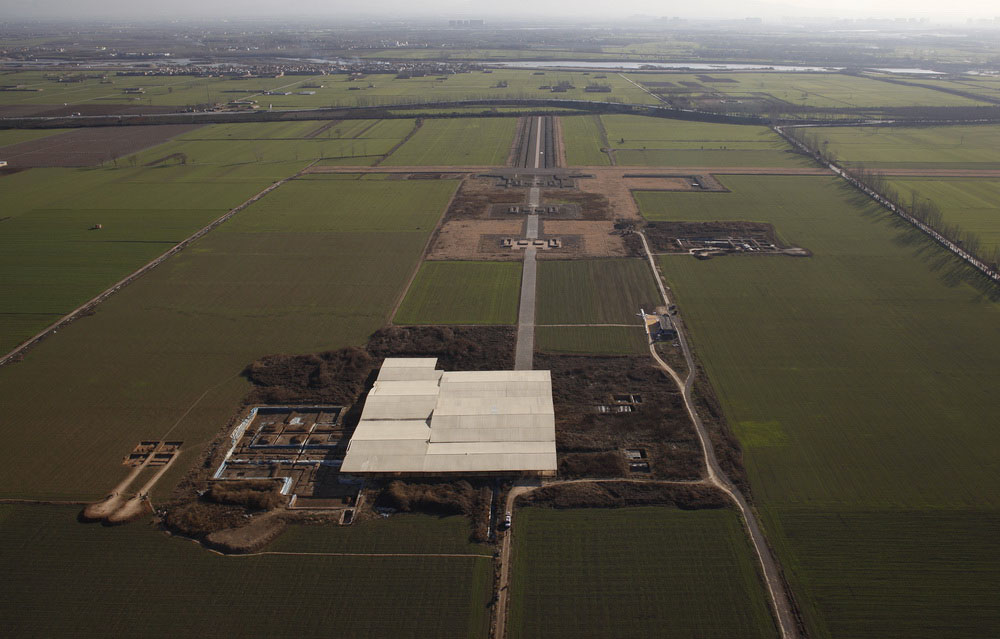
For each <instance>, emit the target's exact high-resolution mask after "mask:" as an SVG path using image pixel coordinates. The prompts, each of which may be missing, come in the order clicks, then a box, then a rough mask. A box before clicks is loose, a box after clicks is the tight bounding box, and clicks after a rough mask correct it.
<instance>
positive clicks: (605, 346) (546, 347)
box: [535, 326, 649, 355]
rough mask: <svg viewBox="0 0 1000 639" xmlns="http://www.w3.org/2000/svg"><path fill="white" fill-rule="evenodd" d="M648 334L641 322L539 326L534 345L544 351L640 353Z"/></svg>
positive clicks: (644, 348) (644, 346) (536, 330)
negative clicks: (604, 324) (635, 323)
mask: <svg viewBox="0 0 1000 639" xmlns="http://www.w3.org/2000/svg"><path fill="white" fill-rule="evenodd" d="M648 340H649V336H648V335H647V334H646V329H644V328H642V327H641V326H636V327H634V328H633V327H629V326H536V327H535V348H536V349H537V350H539V351H541V352H543V353H566V354H570V355H572V354H576V353H590V354H595V355H638V354H641V353H645V352H647V350H648V349H647V345H648Z"/></svg>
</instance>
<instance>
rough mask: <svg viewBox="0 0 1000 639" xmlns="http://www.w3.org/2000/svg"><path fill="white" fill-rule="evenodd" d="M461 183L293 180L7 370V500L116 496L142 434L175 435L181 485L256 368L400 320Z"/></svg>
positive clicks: (353, 339) (0, 477)
mask: <svg viewBox="0 0 1000 639" xmlns="http://www.w3.org/2000/svg"><path fill="white" fill-rule="evenodd" d="M455 187H456V183H455V182H452V181H444V180H441V181H437V180H435V181H433V182H431V181H427V182H412V181H408V182H401V181H400V182H385V181H374V180H316V181H310V180H296V181H292V182H289V183H287V184H285V185H284V186H282V187H281V188H280V189H278V190H277V191H275V192H273V193H271V194H269V195H268V196H266V197H265V198H263V199H262V200H260V201H259V202H257V203H256V204H254V205H253V206H251V207H249V208H247V209H246V210H244V211H242V212H240V213H239V214H238V215H236V216H235V217H234V218H233V219H231V220H230V221H228V222H227V223H226V224H224V225H222V226H221V227H219V228H218V229H216V230H215V231H213V232H212V233H210V234H208V235H207V236H206V237H204V238H202V239H201V240H200V241H198V242H197V243H196V244H194V245H193V246H191V247H190V248H188V249H186V250H184V251H183V252H181V253H180V254H178V255H177V256H175V257H173V258H171V259H170V260H168V261H167V262H166V263H164V264H163V265H161V266H160V267H158V268H156V269H155V270H153V271H152V272H150V273H149V274H147V275H145V276H144V277H143V278H141V279H140V280H138V281H136V282H135V283H133V284H132V285H130V286H128V287H127V288H125V289H123V290H122V291H121V292H119V293H118V294H116V295H115V296H114V297H112V298H110V299H109V300H108V301H107V302H105V303H103V304H102V305H101V306H100V307H99V308H98V310H97V313H96V315H94V316H93V317H87V318H83V319H80V320H78V321H76V322H74V323H73V324H71V325H69V326H67V327H65V328H63V329H61V330H60V331H59V333H58V334H57V335H54V336H52V337H51V338H49V339H46V340H45V341H44V342H42V343H40V344H39V345H38V346H36V347H35V348H33V349H32V351H31V352H30V353H29V355H28V357H27V358H26V359H25V361H23V362H21V363H19V364H15V365H13V366H6V367H3V368H0V405H2V406H3V407H4V417H3V421H2V425H3V426H2V429H3V434H4V438H5V446H4V452H3V453H2V454H0V461H2V463H0V486H2V494H3V495H4V496H10V497H26V498H33V497H34V498H45V499H60V498H63V499H93V498H97V497H100V496H101V495H102V494H103V493H104V491H106V490H109V489H110V488H111V487H112V486H113V485H114V483H115V482H116V481H118V480H119V479H120V478H121V477H123V476H124V473H125V468H124V467H123V466H122V464H121V459H122V457H123V456H124V455H125V454H126V453H128V451H129V450H131V449H132V447H133V446H134V445H135V444H136V443H137V442H138V440H140V439H151V438H152V439H157V438H162V437H166V436H167V435H168V434H169V436H170V437H171V438H172V439H173V438H176V439H179V440H182V441H184V449H185V451H186V452H185V453H183V456H182V457H181V463H180V464H178V465H177V466H176V467H175V468H172V469H171V471H170V472H171V473H173V476H172V478H173V479H174V480H176V479H177V478H178V477H179V476H180V474H181V473H183V471H184V470H185V469H187V468H188V467H189V466H190V464H192V463H194V462H195V461H196V460H197V458H198V454H199V452H200V451H201V450H202V449H203V448H204V446H206V445H207V444H208V443H209V442H210V441H211V440H212V439H213V438H214V437H215V436H216V433H217V432H218V431H219V429H220V428H221V427H222V426H224V425H225V424H226V423H228V421H229V420H230V418H231V417H232V415H233V414H234V413H235V411H236V409H237V407H238V406H239V405H240V401H241V400H242V398H243V396H244V395H245V393H246V392H247V390H248V387H247V382H246V381H245V380H244V378H243V377H242V376H241V371H242V370H243V369H244V367H245V366H246V365H247V364H249V363H250V362H251V361H253V360H255V359H257V358H258V357H261V356H262V355H266V354H270V353H288V352H316V351H324V350H329V349H335V348H338V347H341V346H347V345H356V344H363V343H364V341H365V340H366V338H367V336H368V335H369V334H370V333H371V332H372V331H374V330H375V329H377V328H379V327H381V326H383V325H384V324H385V323H386V322H387V321H388V319H389V317H388V315H389V313H390V312H391V309H392V305H393V304H394V303H395V301H396V299H398V297H399V295H400V294H401V293H402V290H403V287H404V286H405V283H406V281H407V280H408V278H409V277H410V274H411V273H412V272H413V269H414V267H415V265H416V263H417V261H418V260H419V258H420V255H421V252H422V251H423V248H424V245H425V244H426V241H427V237H428V235H429V233H430V230H431V229H432V228H433V227H434V224H435V222H436V220H437V218H438V217H439V216H440V215H441V212H442V211H443V210H444V207H445V204H446V203H447V201H448V198H449V197H450V196H451V193H452V192H453V190H454V189H455ZM320 202H321V203H322V204H323V205H322V206H318V205H317V203H320ZM359 202H363V203H364V208H359V205H358V203H359ZM369 211H375V212H377V214H367V213H368V212H369ZM43 450H44V451H45V455H46V456H47V459H50V460H53V462H52V465H51V466H49V467H47V468H46V470H45V472H39V469H38V466H37V461H36V456H37V455H38V454H39V452H40V451H43ZM170 479H171V475H169V474H168V476H167V477H166V478H164V480H163V483H164V484H165V485H166V486H169V485H170Z"/></svg>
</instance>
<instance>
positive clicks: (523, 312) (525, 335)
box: [514, 215, 537, 371]
mask: <svg viewBox="0 0 1000 639" xmlns="http://www.w3.org/2000/svg"><path fill="white" fill-rule="evenodd" d="M532 217H536V218H537V216H534V215H533V216H532ZM536 266H537V263H536V262H535V247H534V246H529V247H528V248H526V249H524V270H523V271H522V272H521V306H520V308H519V310H518V313H517V348H516V350H515V351H514V370H518V371H530V370H531V367H532V365H533V364H534V359H535V358H534V355H535V272H536V268H535V267H536Z"/></svg>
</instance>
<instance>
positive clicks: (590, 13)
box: [0, 0, 1000, 22]
mask: <svg viewBox="0 0 1000 639" xmlns="http://www.w3.org/2000/svg"><path fill="white" fill-rule="evenodd" d="M0 9H2V12H3V15H4V18H6V19H8V20H9V19H12V18H18V17H31V18H45V19H63V18H75V19H79V18H88V17H93V18H113V17H119V18H129V19H173V20H190V19H196V18H199V17H213V18H215V17H226V18H231V19H239V18H248V17H269V18H283V19H288V18H303V17H310V16H312V17H322V18H338V17H342V18H357V17H367V18H372V19H376V20H379V21H392V20H397V19H400V18H425V19H426V18H431V17H434V16H438V17H467V18H480V17H481V18H490V19H493V20H505V21H513V22H530V21H532V20H533V19H536V18H546V19H552V18H559V19H561V20H563V21H570V22H572V21H575V20H578V19H594V18H601V19H605V20H611V21H615V20H628V19H630V18H634V17H635V16H639V15H644V16H657V17H659V16H679V17H683V18H689V19H713V20H729V19H738V18H747V17H760V18H764V19H768V20H777V19H781V18H789V17H793V18H794V17H814V18H815V17H832V18H845V17H850V18H869V17H874V18H929V19H932V20H935V21H941V22H957V21H965V20H966V19H968V18H993V17H995V16H997V15H998V14H1000V10H998V8H997V5H996V3H995V2H992V1H991V0H961V1H959V2H949V3H941V2H937V1H934V0H912V1H911V0H885V1H882V2H877V3H873V2H864V1H863V0H841V1H840V2H835V3H830V2H823V1H822V0H784V1H774V2H770V1H767V0H707V1H706V2H699V3H690V2H677V1H669V2H659V1H654V0H628V1H626V2H615V3H608V2H603V1H600V0H580V1H579V2H574V3H573V4H572V5H571V6H568V5H567V4H566V3H565V2H562V1H561V0H538V1H528V0H512V1H510V2H505V3H502V5H498V4H497V3H490V2H481V1H475V2H471V1H449V0H439V1H437V2H419V3H413V2H405V1H402V0H374V1H373V2H365V3H363V4H359V3H357V2H344V1H326V0H303V1H301V2H296V3H294V5H291V6H283V7H281V9H280V11H279V10H277V9H276V7H275V4H274V3H273V2H268V1H266V0H245V1H242V0H209V1H205V2H200V1H198V0H177V1H176V2H171V3H169V4H165V3H162V2H158V1H155V0H137V1H132V0H82V1H77V0H3V2H0Z"/></svg>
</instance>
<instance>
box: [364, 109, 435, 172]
mask: <svg viewBox="0 0 1000 639" xmlns="http://www.w3.org/2000/svg"><path fill="white" fill-rule="evenodd" d="M423 125H424V120H423V118H417V119H416V120H414V121H413V129H411V130H410V132H409V133H407V134H406V136H405V137H404V138H403V139H402V140H400V141H399V142H397V143H396V144H395V145H394V146H393V147H392V148H391V149H389V150H388V151H387V152H386V153H385V155H383V156H382V157H381V158H379V159H378V160H375V164H372V165H371V167H369V168H374V167H376V166H379V165H381V164H382V163H383V162H385V161H386V160H388V159H389V158H390V157H391V156H392V154H393V153H395V152H396V151H398V150H399V147H401V146H403V145H404V144H406V143H407V142H409V141H410V138H412V137H413V136H414V135H416V134H417V131H419V130H420V127H422V126H423Z"/></svg>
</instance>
